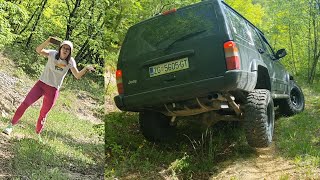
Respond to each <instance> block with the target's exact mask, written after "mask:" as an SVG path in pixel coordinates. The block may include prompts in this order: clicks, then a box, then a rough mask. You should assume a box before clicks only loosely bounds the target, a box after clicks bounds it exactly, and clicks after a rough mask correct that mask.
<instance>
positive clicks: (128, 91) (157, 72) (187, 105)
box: [115, 0, 304, 147]
mask: <svg viewBox="0 0 320 180" xmlns="http://www.w3.org/2000/svg"><path fill="white" fill-rule="evenodd" d="M285 55H286V51H285V50H284V49H280V50H278V51H277V52H276V53H275V52H274V51H273V49H272V48H271V46H270V45H269V43H268V41H267V40H266V38H265V37H264V35H263V33H262V32H261V31H260V30H259V29H258V28H256V27H255V26H254V25H253V24H252V23H250V22H249V21H248V20H246V19H245V18H244V17H243V16H241V15H240V14H239V13H238V12H236V11H235V10H234V9H232V8H231V7H230V6H228V5H227V4H226V3H224V2H223V1H221V0H207V1H202V2H200V3H197V4H193V5H190V6H186V7H183V8H180V9H177V10H176V9H173V10H171V11H167V12H164V13H162V14H160V15H157V16H155V17H152V18H150V19H148V20H145V21H143V22H140V23H138V24H136V25H134V26H132V27H131V28H130V29H129V30H128V33H127V35H126V38H125V40H124V42H123V46H122V48H121V52H120V55H119V61H118V66H117V72H116V78H117V86H118V91H119V95H118V96H116V97H115V103H116V105H117V107H118V108H119V109H121V110H123V111H134V112H139V120H140V128H141V131H142V133H143V135H144V136H145V137H146V138H147V139H148V140H150V141H159V140H164V139H167V138H170V136H171V135H172V134H173V132H174V128H175V127H174V126H172V124H174V123H173V122H174V121H175V120H176V117H179V116H193V117H194V118H207V119H209V120H212V122H216V121H219V120H240V121H243V124H244V128H245V130H246V137H247V141H248V143H249V145H250V146H252V147H267V146H268V145H270V143H271V142H272V136H273V130H274V118H275V113H274V109H275V108H274V107H275V106H279V110H280V113H282V114H284V115H293V114H296V113H298V112H301V111H303V109H304V96H303V93H302V91H301V89H300V88H299V87H298V86H297V84H296V83H295V82H294V79H293V77H292V76H291V75H290V74H289V73H288V72H287V71H286V70H285V68H284V67H283V66H282V65H281V64H280V62H279V59H280V58H282V57H284V56H285Z"/></svg>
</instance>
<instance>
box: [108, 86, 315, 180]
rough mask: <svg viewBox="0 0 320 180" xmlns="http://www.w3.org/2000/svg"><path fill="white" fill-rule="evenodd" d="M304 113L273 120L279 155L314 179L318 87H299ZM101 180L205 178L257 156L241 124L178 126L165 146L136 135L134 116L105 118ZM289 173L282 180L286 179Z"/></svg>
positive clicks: (119, 113) (120, 115)
mask: <svg viewBox="0 0 320 180" xmlns="http://www.w3.org/2000/svg"><path fill="white" fill-rule="evenodd" d="M303 91H304V93H305V98H306V109H305V111H304V112H303V113H301V114H298V115H296V116H293V117H280V118H279V119H277V121H276V125H275V128H276V131H275V135H274V138H275V140H276V143H275V145H276V149H277V154H276V155H277V156H281V157H284V158H285V159H288V160H292V161H293V162H295V163H296V165H297V168H298V171H299V169H300V170H301V171H302V172H304V173H305V176H303V178H311V179H312V178H314V174H313V173H312V171H313V170H314V169H317V168H318V167H319V165H320V156H319V155H320V154H319V153H320V121H319V117H320V110H319V109H320V86H309V85H303ZM105 124H106V134H105V138H106V158H107V161H106V167H105V178H106V179H113V178H120V179H121V178H123V179H164V178H166V177H169V178H171V179H177V178H178V179H209V178H210V177H211V176H212V175H215V174H217V173H218V172H220V171H221V169H224V168H225V167H227V166H229V165H231V164H232V162H235V161H243V160H250V159H254V158H256V157H257V152H256V151H255V150H254V149H252V148H250V147H249V146H248V144H247V143H246V139H245V135H244V132H243V130H242V128H241V126H239V124H236V123H235V124H234V123H224V122H221V123H218V124H216V125H215V126H213V127H212V128H211V129H208V130H205V129H203V128H200V126H199V124H197V123H195V122H193V121H181V122H180V123H178V132H177V137H176V138H175V139H174V140H173V141H172V142H169V143H163V144H154V143H150V142H147V141H146V140H145V139H144V137H143V136H142V134H141V132H140V131H139V123H138V115H137V114H136V113H125V112H114V113H110V114H108V115H106V117H105ZM288 178H289V176H288V175H287V174H285V173H284V174H283V175H281V177H280V179H288Z"/></svg>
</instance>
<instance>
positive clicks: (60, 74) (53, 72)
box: [39, 50, 76, 90]
mask: <svg viewBox="0 0 320 180" xmlns="http://www.w3.org/2000/svg"><path fill="white" fill-rule="evenodd" d="M57 53H58V51H56V50H49V56H48V62H47V64H46V66H45V68H44V71H43V72H42V74H41V76H40V78H39V79H40V81H42V82H43V83H45V84H47V85H49V86H52V87H55V88H57V89H58V90H59V89H60V87H61V85H62V83H63V80H64V77H65V76H66V74H67V72H68V70H69V69H70V68H73V67H76V61H75V60H74V59H73V58H72V57H71V58H70V61H69V63H68V64H67V61H65V60H61V59H58V60H56V59H55V56H56V54H57Z"/></svg>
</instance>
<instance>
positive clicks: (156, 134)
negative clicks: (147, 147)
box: [139, 111, 175, 142]
mask: <svg viewBox="0 0 320 180" xmlns="http://www.w3.org/2000/svg"><path fill="white" fill-rule="evenodd" d="M170 119H171V117H169V116H165V115H163V114H161V113H158V112H153V111H145V112H140V113H139V123H140V130H141V132H142V134H143V136H144V137H145V138H146V139H147V140H148V141H151V142H165V141H169V140H170V139H172V138H173V137H174V136H175V127H174V126H171V125H170Z"/></svg>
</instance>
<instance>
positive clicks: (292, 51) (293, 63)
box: [289, 23, 297, 75]
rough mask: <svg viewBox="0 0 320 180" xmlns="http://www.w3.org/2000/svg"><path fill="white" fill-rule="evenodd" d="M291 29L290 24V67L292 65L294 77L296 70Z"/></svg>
mask: <svg viewBox="0 0 320 180" xmlns="http://www.w3.org/2000/svg"><path fill="white" fill-rule="evenodd" d="M291 31H292V29H291V24H290V23H289V38H290V46H291V56H292V65H293V72H294V74H295V75H296V74H297V68H296V61H295V58H294V49H293V40H292V39H293V38H292V32H291Z"/></svg>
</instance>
